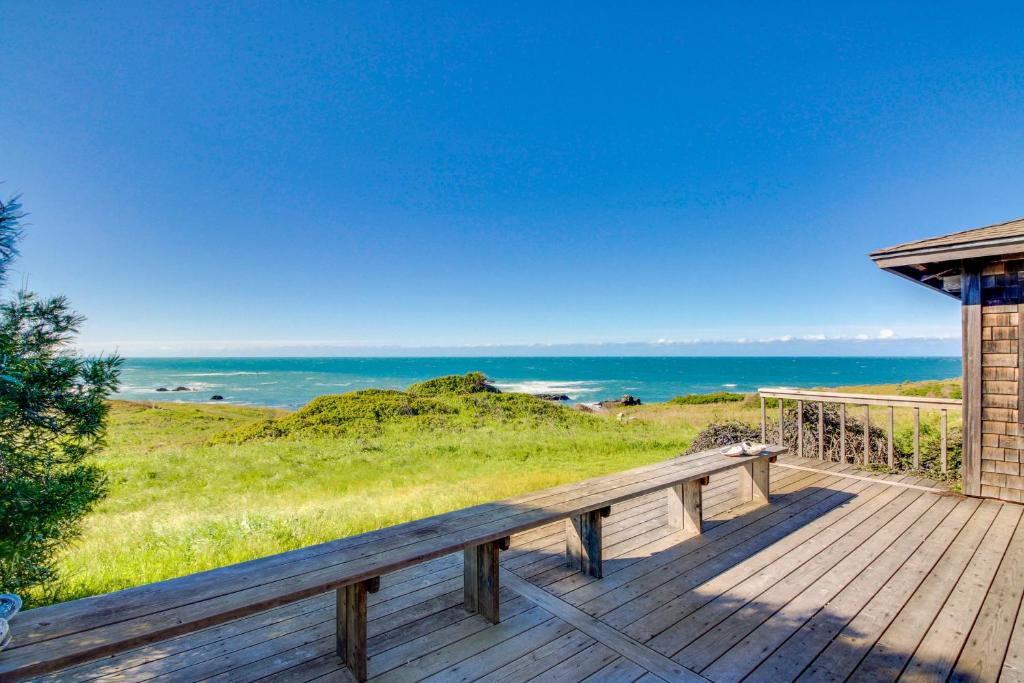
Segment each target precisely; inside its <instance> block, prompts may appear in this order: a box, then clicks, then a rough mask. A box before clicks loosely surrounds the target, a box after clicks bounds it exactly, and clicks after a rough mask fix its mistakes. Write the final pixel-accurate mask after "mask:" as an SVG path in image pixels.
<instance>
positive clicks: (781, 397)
mask: <svg viewBox="0 0 1024 683" xmlns="http://www.w3.org/2000/svg"><path fill="white" fill-rule="evenodd" d="M758 394H759V395H760V397H761V440H762V441H763V442H765V443H767V442H768V439H769V437H770V436H774V435H769V434H768V419H767V408H766V400H767V399H777V400H778V402H779V424H778V443H779V444H780V445H784V433H785V419H786V418H785V408H784V405H785V401H795V402H796V404H797V410H796V414H797V443H796V449H795V453H796V454H797V455H800V456H802V457H813V456H808V455H807V454H805V453H804V403H817V404H818V411H817V417H818V425H817V427H818V429H817V442H818V444H817V445H818V449H817V450H818V453H817V457H818V458H819V459H824V457H825V451H824V448H825V438H824V436H825V435H824V431H825V430H824V415H825V411H824V406H825V404H838V406H839V440H840V443H839V453H840V454H841V457H845V454H846V439H847V428H846V407H847V406H851V405H852V406H863V408H864V417H863V423H862V427H863V435H862V436H859V438H862V439H863V444H864V449H863V453H864V464H867V463H868V462H869V461H870V456H871V412H870V411H871V407H872V406H883V407H886V408H888V410H887V411H886V412H887V415H886V417H887V423H888V425H887V426H888V430H887V439H886V441H887V449H888V452H887V464H888V465H889V467H893V466H894V465H895V458H894V451H893V432H894V414H895V410H896V409H897V408H908V409H911V410H913V415H914V460H913V465H914V469H919V468H920V466H921V410H922V409H923V410H938V411H940V427H939V429H940V432H941V446H940V448H941V455H940V460H941V467H942V472H943V473H945V472H946V471H947V469H948V446H949V443H948V441H949V411H950V410H960V409H961V403H962V402H961V401H960V399H955V398H928V397H923V396H884V395H878V394H845V393H839V392H834V391H812V390H806V389H786V388H768V389H759V390H758ZM853 438H858V435H853Z"/></svg>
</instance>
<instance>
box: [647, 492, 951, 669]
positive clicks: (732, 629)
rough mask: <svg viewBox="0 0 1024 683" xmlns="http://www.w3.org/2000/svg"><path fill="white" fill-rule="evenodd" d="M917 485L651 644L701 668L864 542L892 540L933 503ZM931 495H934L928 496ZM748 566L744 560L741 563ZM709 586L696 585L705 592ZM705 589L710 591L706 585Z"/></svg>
mask: <svg viewBox="0 0 1024 683" xmlns="http://www.w3.org/2000/svg"><path fill="white" fill-rule="evenodd" d="M922 495H923V494H922V493H921V492H919V491H904V492H902V493H900V494H898V495H896V496H894V497H893V498H892V499H891V500H888V501H885V498H884V496H885V494H883V495H882V496H879V497H878V498H877V499H876V500H875V501H872V503H874V502H883V501H884V504H883V505H881V506H880V507H878V508H875V509H872V506H871V505H870V504H869V505H868V506H865V507H863V508H861V509H859V510H857V511H855V512H854V513H853V514H851V515H849V516H847V517H846V518H845V519H843V520H840V521H839V522H837V523H836V524H834V525H832V526H830V527H829V528H827V529H825V530H823V531H822V532H821V533H820V534H817V535H815V536H814V537H812V538H810V539H807V540H806V541H805V542H804V543H801V544H800V545H799V546H798V547H796V548H794V549H793V550H792V551H790V552H789V553H787V554H786V555H784V556H782V557H779V558H777V559H776V560H775V561H773V562H772V563H771V564H770V565H768V566H767V567H764V568H763V569H761V570H759V571H757V572H756V573H754V574H753V575H750V574H749V573H748V575H747V577H746V578H744V579H743V581H742V582H740V583H738V584H736V585H734V586H732V587H730V588H728V589H727V590H726V591H725V592H723V593H721V594H720V595H719V596H718V597H716V598H715V599H714V600H712V601H710V602H707V603H706V604H704V605H702V606H701V607H700V608H699V609H697V610H695V611H693V612H692V613H690V614H688V615H686V616H685V617H684V618H683V619H681V620H680V621H678V622H676V623H675V624H674V625H673V626H672V627H671V628H669V629H666V630H665V631H663V632H662V633H660V634H659V635H658V636H657V637H656V638H655V639H652V640H651V642H650V646H651V647H652V648H654V649H656V650H659V651H661V652H666V654H668V655H669V656H672V657H673V659H675V660H676V661H678V662H680V663H681V664H683V665H684V666H686V667H687V668H690V669H694V670H696V671H702V670H703V669H704V668H705V667H707V666H708V665H709V664H710V663H711V662H712V661H714V659H716V658H717V657H719V656H720V655H722V654H724V653H725V651H727V650H728V649H729V648H730V647H732V646H733V645H735V644H736V643H737V642H738V641H739V640H741V639H742V638H743V636H745V635H746V634H747V633H749V632H750V630H751V629H752V628H753V627H755V626H756V625H757V624H758V623H760V621H763V619H765V618H767V617H768V616H770V615H771V613H772V612H773V611H774V610H773V608H781V607H782V606H783V605H785V604H786V603H787V602H789V600H791V599H792V598H793V597H795V596H796V594H797V593H798V592H799V590H800V587H801V586H803V585H807V584H808V583H811V582H813V581H815V580H817V579H818V578H820V577H821V576H822V575H823V574H824V573H825V572H827V571H829V570H831V569H832V568H833V567H835V565H837V564H838V563H839V562H841V561H842V560H843V559H844V558H846V557H848V556H849V555H850V554H851V553H853V552H855V551H856V550H857V549H858V548H860V547H864V546H865V544H867V543H870V542H872V540H873V539H874V540H876V542H878V543H885V544H886V545H888V543H889V542H891V541H892V540H894V539H895V538H896V537H897V536H898V535H899V534H901V533H902V532H903V531H904V530H905V529H906V528H907V527H909V526H910V525H911V524H912V523H913V522H915V521H916V520H917V518H918V517H919V516H920V515H921V514H922V513H923V512H924V511H925V510H926V509H927V508H928V507H930V506H931V505H932V504H934V500H929V499H923V500H922V498H921V496H922ZM929 498H930V497H929ZM741 567H743V568H745V565H741ZM705 590H707V589H705V587H703V586H702V587H701V588H700V589H698V591H699V592H704V591H705ZM707 592H709V593H710V592H711V591H710V590H708V591H707Z"/></svg>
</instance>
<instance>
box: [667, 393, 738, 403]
mask: <svg viewBox="0 0 1024 683" xmlns="http://www.w3.org/2000/svg"><path fill="white" fill-rule="evenodd" d="M744 398H746V395H745V394H734V393H732V392H729V391H716V392H714V393H711V394H686V395H685V396H676V397H675V398H673V399H669V401H668V402H669V403H674V404H676V405H680V406H697V405H704V404H706V403H734V402H738V401H742V400H743V399H744Z"/></svg>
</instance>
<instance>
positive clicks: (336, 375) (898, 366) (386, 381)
mask: <svg viewBox="0 0 1024 683" xmlns="http://www.w3.org/2000/svg"><path fill="white" fill-rule="evenodd" d="M474 370H479V371H480V372H483V373H484V374H486V375H487V376H488V377H489V378H490V379H491V380H492V381H493V382H494V383H495V384H496V385H497V386H498V387H499V388H500V389H502V390H503V391H521V392H526V393H557V394H566V395H568V396H569V397H570V398H571V399H572V402H579V403H589V402H595V401H601V400H604V399H609V398H618V397H620V396H622V395H623V394H632V395H633V396H636V397H637V398H639V399H640V400H642V401H644V402H645V403H649V402H658V401H665V400H668V399H670V398H672V397H673V396H677V395H679V394H689V393H706V392H712V391H737V392H750V391H754V390H756V389H757V388H758V387H768V386H787V387H821V386H829V387H831V386H844V385H856V384H888V383H894V382H903V381H917V380H926V379H948V378H951V377H958V376H960V373H961V368H960V358H959V357H943V358H938V357H936V358H907V357H898V358H878V357H864V358H857V357H774V356H773V357H761V358H758V357H703V356H701V357H696V356H689V357H664V358H656V357H619V358H607V357H578V358H563V357H559V358H521V357H515V358H129V359H126V361H125V366H124V372H123V374H122V385H123V386H122V387H121V391H120V392H119V393H118V394H117V396H116V397H117V398H122V399H129V400H142V401H148V400H167V401H185V402H197V403H204V402H208V401H210V399H211V397H212V396H213V395H215V394H216V395H220V396H223V397H224V402H225V403H235V404H244V405H259V406H276V407H282V408H298V407H300V406H302V405H304V404H305V403H307V402H308V401H309V400H310V399H312V398H314V397H316V396H319V395H321V394H337V393H342V392H346V391H355V390H357V389H367V388H371V387H373V388H385V389H403V388H405V387H407V386H408V385H410V384H412V383H414V382H420V381H423V380H425V379H429V378H431V377H437V376H439V375H449V374H463V373H466V372H470V371H474ZM160 387H164V388H166V389H168V390H169V391H166V392H161V391H158V389H159V388H160ZM177 387H186V388H187V389H188V391H177V392H176V391H170V390H173V389H175V388H177Z"/></svg>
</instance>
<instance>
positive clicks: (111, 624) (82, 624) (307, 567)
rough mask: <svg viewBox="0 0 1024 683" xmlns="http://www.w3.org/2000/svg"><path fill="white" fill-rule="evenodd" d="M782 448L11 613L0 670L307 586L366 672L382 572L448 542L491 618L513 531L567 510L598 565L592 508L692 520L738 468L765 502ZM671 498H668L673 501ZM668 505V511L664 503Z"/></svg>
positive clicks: (579, 554)
mask: <svg viewBox="0 0 1024 683" xmlns="http://www.w3.org/2000/svg"><path fill="white" fill-rule="evenodd" d="M785 450H786V449H784V448H782V447H775V446H773V447H770V448H769V449H768V450H767V451H765V452H764V453H762V454H760V455H757V456H740V457H730V456H726V455H724V454H722V453H721V452H719V451H718V450H714V451H705V452H702V453H697V454H694V455H689V456H685V457H678V458H674V459H672V460H667V461H664V462H658V463H654V464H651V465H646V466H644V467H638V468H635V469H632V470H627V471H624V472H618V473H615V474H611V475H607V476H603V477H597V478H595V479H590V480H587V481H583V482H579V483H574V484H567V485H564V486H559V487H555V488H551V489H546V490H543V491H535V492H532V493H530V494H526V495H523V496H519V497H516V498H511V499H508V500H503V501H497V502H493V503H486V504H483V505H477V506H474V507H470V508H464V509H461V510H455V511H452V512H448V513H444V514H440V515H435V516H433V517H428V518H424V519H419V520H415V521H412V522H408V523H405V524H399V525H396V526H392V527H387V528H384V529H378V530H376V531H371V532H368V533H364V534H360V535H358V536H350V537H346V538H342V539H338V540H335V541H330V542H327V543H322V544H319V545H315V546H309V547H305V548H301V549H298V550H293V551H289V552H285V553H280V554H277V555H272V556H269V557H264V558H260V559H256V560H251V561H248V562H242V563H239V564H234V565H229V566H227V567H222V568H219V569H214V570H210V571H206V572H201V573H198V574H191V575H188V576H183V577H180V578H176V579H169V580H166V581H161V582H159V583H154V584H149V585H146V586H140V587H137V588H130V589H126V590H122V591H118V592H115V593H107V594H104V595H98V596H94V597H90V598H83V599H80V600H74V601H71V602H66V603H62V604H57V605H52V606H48V607H41V608H37V609H33V610H29V611H27V612H23V613H22V614H20V615H19V616H18V617H17V618H16V619H15V620H14V621H13V622H12V623H11V627H12V631H13V636H14V639H13V641H12V642H11V645H10V646H9V648H8V649H7V650H5V651H4V652H3V653H0V680H3V681H6V680H19V679H21V678H25V677H28V676H31V675H37V674H42V673H47V672H52V671H57V670H60V669H63V668H65V667H68V666H71V665H73V664H77V663H80V662H84V661H89V660H92V659H96V658H99V657H102V656H106V655H110V654H114V653H117V652H121V651H124V650H128V649H131V648H134V647H138V646H141V645H146V644H150V643H153V642H158V641H161V640H164V639H167V638H170V637H172V636H176V635H179V634H183V633H188V632H191V631H195V630H198V629H202V628H205V627H208V626H213V625H216V624H220V623H224V622H227V621H231V620H234V619H238V618H240V617H244V616H247V615H250V614H254V613H257V612H261V611H265V610H268V609H271V608H273V607H277V606H280V605H283V604H286V603H290V602H295V601H297V600H301V599H304V598H307V597H311V596H314V595H319V594H323V593H327V592H330V591H337V606H338V610H337V612H338V629H337V630H338V654H339V655H340V656H341V657H342V658H343V659H344V661H345V662H346V663H347V664H348V666H349V668H350V669H351V670H352V672H353V674H354V675H355V676H356V678H357V679H358V680H365V678H366V594H367V593H369V592H373V591H375V590H376V588H377V586H379V578H380V576H382V575H384V574H388V573H390V572H393V571H397V570H399V569H402V568H404V567H408V566H411V565H414V564H419V563H422V562H426V561H428V560H432V559H435V558H438V557H442V556H444V555H449V554H451V553H453V552H459V551H463V552H464V556H465V594H466V607H467V608H468V609H471V610H473V611H476V612H479V613H480V614H481V615H483V616H484V617H485V618H488V619H489V620H491V621H493V622H495V623H496V622H497V621H498V620H499V618H500V617H499V614H498V607H497V605H498V602H497V594H498V588H499V587H498V572H497V558H498V553H499V552H500V551H501V550H502V549H507V547H508V539H509V537H510V536H511V535H512V534H516V533H520V532H523V531H528V530H530V529H533V528H536V527H540V526H544V525H547V524H550V523H552V522H558V521H561V520H567V522H566V528H567V536H566V558H567V561H568V562H569V563H570V565H573V566H576V567H577V568H579V569H580V570H581V571H585V572H587V573H589V574H591V575H593V576H597V577H600V575H601V571H602V570H601V564H602V561H601V533H600V530H601V519H602V518H603V517H604V516H605V515H607V512H608V510H609V509H610V506H611V505H614V504H617V503H621V502H624V501H627V500H630V499H632V498H636V497H638V496H643V495H646V494H649V493H653V492H657V491H659V490H665V491H667V492H668V493H667V495H668V496H669V504H670V519H675V520H676V521H675V522H674V523H675V525H676V526H679V527H680V528H683V529H687V530H690V531H697V532H699V531H700V516H701V511H700V507H701V506H700V487H701V485H702V484H703V483H706V481H707V478H708V477H709V476H711V475H713V474H716V473H719V472H723V471H726V470H729V469H732V468H742V470H741V476H740V491H739V500H740V501H741V502H742V501H745V500H751V499H757V498H758V497H762V498H764V500H765V501H767V493H768V463H769V461H773V460H774V459H775V457H776V456H777V455H779V454H781V453H783V452H785ZM673 506H675V507H673ZM672 510H677V511H678V513H677V514H673V513H671V511H672Z"/></svg>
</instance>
